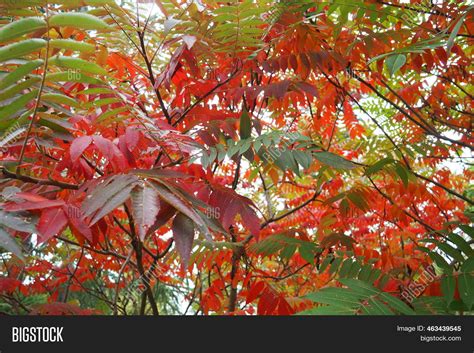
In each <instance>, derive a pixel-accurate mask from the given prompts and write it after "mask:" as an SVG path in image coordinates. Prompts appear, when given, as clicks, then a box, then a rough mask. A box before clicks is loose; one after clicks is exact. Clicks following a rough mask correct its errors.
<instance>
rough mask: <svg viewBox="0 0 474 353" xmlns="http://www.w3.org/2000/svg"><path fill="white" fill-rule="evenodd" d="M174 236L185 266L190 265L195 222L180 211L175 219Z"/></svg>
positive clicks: (177, 249)
mask: <svg viewBox="0 0 474 353" xmlns="http://www.w3.org/2000/svg"><path fill="white" fill-rule="evenodd" d="M173 238H174V243H175V246H176V251H178V254H179V256H180V257H181V261H182V263H183V265H184V267H188V263H189V257H190V256H191V250H192V248H193V241H194V223H193V221H192V220H191V219H190V218H189V217H187V216H185V215H184V214H182V213H178V214H177V215H176V217H175V218H174V220H173Z"/></svg>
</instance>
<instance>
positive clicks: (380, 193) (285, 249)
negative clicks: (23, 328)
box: [0, 0, 474, 315]
mask: <svg viewBox="0 0 474 353" xmlns="http://www.w3.org/2000/svg"><path fill="white" fill-rule="evenodd" d="M0 16H1V17H0V22H1V27H0V45H1V47H0V71H1V72H0V147H1V150H0V156H1V159H0V176H1V179H0V188H1V200H0V246H1V248H2V252H1V254H0V256H1V260H2V261H1V265H0V272H1V277H0V298H1V299H0V311H1V312H3V313H8V314H27V313H29V314H116V315H130V314H155V315H156V314H228V313H230V314H260V315H287V314H297V313H302V314H407V315H409V314H440V313H452V314H465V313H469V312H471V313H472V311H473V304H474V277H473V276H474V274H473V271H474V249H473V246H472V244H473V239H474V228H473V227H472V223H471V222H472V218H473V217H472V215H473V213H472V212H473V204H474V201H473V199H474V196H473V195H474V192H473V191H474V190H473V188H472V185H471V186H470V184H469V183H470V182H471V181H472V165H473V164H472V163H473V159H472V158H471V157H472V150H473V147H474V139H473V136H472V123H473V112H472V105H473V94H474V93H473V90H472V62H471V59H472V54H473V45H472V44H473V36H474V34H473V33H474V21H473V20H474V7H473V6H471V7H469V5H468V3H467V2H466V3H463V2H462V1H424V0H422V1H420V0H411V1H409V2H408V3H407V2H402V1H399V0H387V1H380V0H369V1H347V0H334V1H329V2H320V1H313V0H287V1H268V0H244V1H240V0H229V1H216V0H196V1H192V0H187V1H185V0H161V1H160V0H140V1H119V0H117V1H114V0H51V1H47V0H1V1H0Z"/></svg>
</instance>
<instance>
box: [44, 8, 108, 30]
mask: <svg viewBox="0 0 474 353" xmlns="http://www.w3.org/2000/svg"><path fill="white" fill-rule="evenodd" d="M49 25H50V26H52V27H54V26H68V27H74V28H80V29H91V30H103V29H109V28H110V27H109V25H108V24H107V23H106V22H104V21H103V20H101V19H100V18H97V17H95V16H92V15H89V14H86V13H74V12H68V13H60V14H57V15H53V16H51V18H50V19H49Z"/></svg>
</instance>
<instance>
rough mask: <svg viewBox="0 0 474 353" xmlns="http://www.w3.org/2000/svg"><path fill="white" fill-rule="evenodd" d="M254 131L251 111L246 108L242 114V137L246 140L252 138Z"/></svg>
mask: <svg viewBox="0 0 474 353" xmlns="http://www.w3.org/2000/svg"><path fill="white" fill-rule="evenodd" d="M251 133H252V122H251V121H250V116H249V113H248V112H247V110H246V109H244V110H243V111H242V115H240V139H241V140H245V139H248V138H250V136H251Z"/></svg>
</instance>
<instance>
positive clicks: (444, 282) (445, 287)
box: [441, 275, 456, 305]
mask: <svg viewBox="0 0 474 353" xmlns="http://www.w3.org/2000/svg"><path fill="white" fill-rule="evenodd" d="M441 290H442V291H443V294H444V298H445V299H446V302H447V303H448V305H450V304H451V302H452V301H453V298H454V292H455V290H456V279H455V278H454V276H453V275H446V276H444V277H443V278H441Z"/></svg>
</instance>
